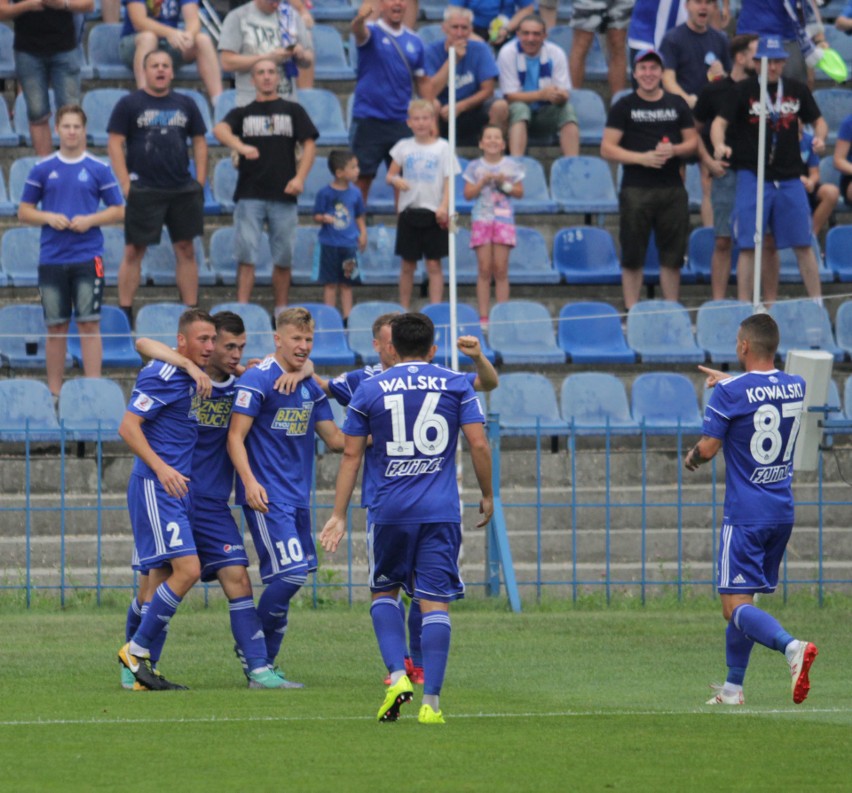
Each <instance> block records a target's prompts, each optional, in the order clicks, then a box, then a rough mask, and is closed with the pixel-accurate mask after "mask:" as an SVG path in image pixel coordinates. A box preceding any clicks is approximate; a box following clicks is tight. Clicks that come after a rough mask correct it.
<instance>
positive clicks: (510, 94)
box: [497, 15, 580, 157]
mask: <svg viewBox="0 0 852 793" xmlns="http://www.w3.org/2000/svg"><path fill="white" fill-rule="evenodd" d="M546 38H547V31H546V30H545V27H544V22H543V21H542V19H541V17H540V16H537V15H532V16H528V17H526V18H525V19H524V20H523V21H522V22H521V25H520V28H519V29H518V40H517V41H510V42H509V43H508V44H504V45H503V47H502V48H501V50H500V54H499V55H498V56H497V66H498V68H499V70H500V90H501V91H502V92H503V95H504V96H505V97H506V99H507V100H508V101H509V153H510V154H511V155H512V156H513V157H522V156H523V155H524V154H525V153H526V150H527V142H528V140H529V136H530V134H532V135H553V134H555V133H558V135H559V147H560V149H561V150H562V154H563V155H565V156H566V157H576V156H577V155H578V154H579V153H580V130H579V128H578V126H577V114H576V113H575V112H574V108H573V107H572V105H571V103H570V102H569V101H568V100H569V97H570V96H571V78H570V76H569V75H568V62H567V60H566V58H565V53H564V52H563V51H562V50H561V49H560V48H559V47H558V46H557V45H556V44H553V43H551V42H549V41H546Z"/></svg>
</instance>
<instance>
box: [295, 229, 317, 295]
mask: <svg viewBox="0 0 852 793" xmlns="http://www.w3.org/2000/svg"><path fill="white" fill-rule="evenodd" d="M318 233H319V227H318V226H299V227H298V228H297V229H296V243H295V246H294V249H293V262H292V264H291V266H290V278H291V281H292V283H294V284H314V283H316V279H315V278H314V255H315V253H316V247H317V234H318Z"/></svg>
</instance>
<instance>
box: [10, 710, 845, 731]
mask: <svg viewBox="0 0 852 793" xmlns="http://www.w3.org/2000/svg"><path fill="white" fill-rule="evenodd" d="M713 713H729V714H731V715H735V716H786V715H788V714H801V715H811V714H824V713H844V714H850V715H852V710H850V709H849V708H775V709H766V710H757V709H754V708H718V709H717V708H712V709H710V708H707V709H704V708H702V709H698V708H695V709H685V710H589V711H579V710H563V711H554V712H551V713H534V712H529V713H452V714H449V715H448V718H450V719H452V720H455V719H578V718H585V717H589V716H594V717H596V718H600V717H601V716H616V717H630V716H703V715H709V714H713ZM309 721H375V717H371V716H199V717H195V718H188V719H183V718H174V719H169V718H165V719H163V718H160V719H21V720H9V721H0V727H53V726H66V725H71V726H75V727H77V726H90V725H94V726H97V725H101V724H215V723H218V722H232V723H233V722H309Z"/></svg>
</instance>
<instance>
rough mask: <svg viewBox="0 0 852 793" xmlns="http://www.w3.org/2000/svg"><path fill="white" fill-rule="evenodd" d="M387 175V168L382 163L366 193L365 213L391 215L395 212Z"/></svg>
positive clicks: (391, 189)
mask: <svg viewBox="0 0 852 793" xmlns="http://www.w3.org/2000/svg"><path fill="white" fill-rule="evenodd" d="M387 175H388V169H387V166H386V165H385V164H384V162H382V163H381V165H379V169H378V170H377V171H376V178H375V179H373V181H372V183H371V184H370V192H369V193H367V212H369V213H370V214H371V215H392V214H394V212H396V206H395V203H394V195H393V188H392V187H391V186H390V185H389V184H388V183H387V181H386V179H387Z"/></svg>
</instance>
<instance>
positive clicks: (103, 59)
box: [87, 22, 133, 80]
mask: <svg viewBox="0 0 852 793" xmlns="http://www.w3.org/2000/svg"><path fill="white" fill-rule="evenodd" d="M120 38H121V23H120V22H115V23H106V22H102V23H101V24H99V25H95V26H94V27H93V28H92V30H91V32H90V33H89V40H88V42H87V49H88V51H89V63H90V64H91V66H92V70H93V71H94V73H95V77H96V78H98V79H99V80H132V79H133V70H132V69H130V68H128V67H127V66H125V65H124V61H122V60H121V57H120V56H119V54H118V42H119V39H120Z"/></svg>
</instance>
